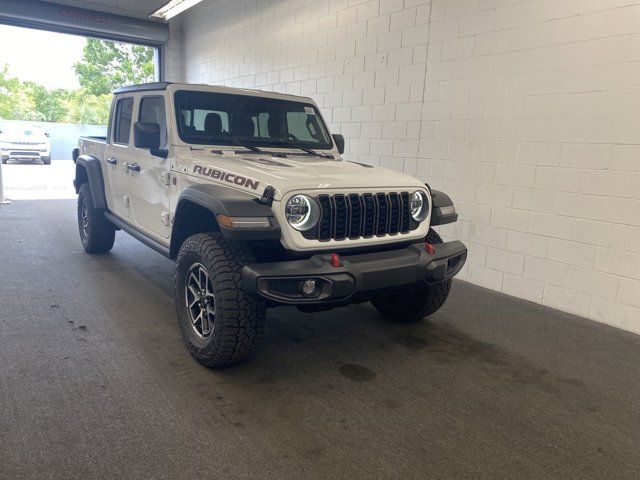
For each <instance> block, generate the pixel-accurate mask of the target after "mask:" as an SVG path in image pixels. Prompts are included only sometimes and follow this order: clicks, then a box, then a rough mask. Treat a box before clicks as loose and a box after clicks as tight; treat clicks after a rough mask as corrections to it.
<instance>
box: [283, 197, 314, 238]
mask: <svg viewBox="0 0 640 480" xmlns="http://www.w3.org/2000/svg"><path fill="white" fill-rule="evenodd" d="M285 216H286V218H287V222H289V225H291V226H292V227H293V228H295V229H296V230H300V231H301V232H303V231H305V230H309V229H311V228H313V227H314V226H315V224H316V223H318V219H319V218H320V207H318V204H317V203H316V201H315V200H314V199H313V198H311V197H308V196H306V195H294V196H293V197H291V198H290V199H289V201H288V202H287V206H286V207H285Z"/></svg>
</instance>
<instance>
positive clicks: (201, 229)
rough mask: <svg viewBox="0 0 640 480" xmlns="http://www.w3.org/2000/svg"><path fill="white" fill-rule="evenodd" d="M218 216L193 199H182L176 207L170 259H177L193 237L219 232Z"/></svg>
mask: <svg viewBox="0 0 640 480" xmlns="http://www.w3.org/2000/svg"><path fill="white" fill-rule="evenodd" d="M219 231H220V227H219V225H218V221H217V220H216V214H215V212H214V211H212V210H211V208H210V207H209V206H208V205H203V204H202V202H199V201H197V200H195V199H193V198H188V197H187V198H180V199H179V200H178V205H177V206H176V213H175V215H174V221H173V228H172V229H171V245H170V248H169V258H172V259H174V260H175V259H176V258H177V257H178V252H179V251H180V247H181V246H182V244H183V243H184V241H185V240H186V239H187V238H189V237H190V236H192V235H196V234H198V233H207V232H219Z"/></svg>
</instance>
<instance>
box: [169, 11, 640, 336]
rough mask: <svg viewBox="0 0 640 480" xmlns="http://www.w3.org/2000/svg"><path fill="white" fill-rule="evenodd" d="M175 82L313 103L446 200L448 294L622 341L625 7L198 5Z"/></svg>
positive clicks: (629, 241)
mask: <svg viewBox="0 0 640 480" xmlns="http://www.w3.org/2000/svg"><path fill="white" fill-rule="evenodd" d="M181 22H182V25H183V28H182V37H183V38H182V41H183V49H182V61H183V65H184V79H185V80H186V81H189V82H205V83H217V84H225V85H231V86H237V87H258V88H263V89H269V90H276V91H284V92H291V93H302V94H305V95H309V96H311V97H313V98H314V99H315V100H316V101H317V102H318V103H319V104H320V106H321V107H322V108H323V111H324V112H325V115H326V116H327V118H328V119H329V120H330V123H331V128H332V130H333V131H335V132H341V133H343V134H344V135H345V136H346V137H347V154H346V157H347V158H348V159H350V160H359V161H363V162H367V163H371V164H376V165H383V166H388V167H390V168H395V169H398V170H404V171H406V172H407V173H410V174H412V175H417V176H419V177H420V178H422V179H424V180H425V181H428V182H429V183H430V184H431V185H432V186H433V187H434V188H442V189H445V190H446V191H447V193H449V194H450V195H452V196H453V198H454V200H455V201H456V205H457V208H458V210H459V213H460V221H459V222H458V223H457V224H454V225H448V226H445V227H442V228H441V229H440V231H441V233H442V234H443V235H444V236H445V237H446V238H460V239H462V240H463V241H465V242H466V243H467V245H468V246H469V262H468V265H467V266H466V267H465V269H464V270H463V271H462V272H461V278H463V279H465V280H467V281H470V282H472V283H476V284H479V285H482V286H484V287H487V288H491V289H494V290H498V291H503V292H505V293H507V294H510V295H515V296H518V297H521V298H525V299H527V300H531V301H534V302H538V303H543V304H545V305H548V306H550V307H553V308H557V309H560V310H564V311H568V312H572V313H576V314H578V315H583V316H586V317H589V318H592V319H594V320H597V321H601V322H605V323H609V324H612V325H616V326H618V327H621V328H625V329H628V330H631V331H635V332H639V333H640V83H638V78H640V1H634V0H624V1H622V0H620V1H615V0H562V1H559V0H528V1H524V0H432V1H426V0H423V1H420V0H370V1H360V0H270V1H267V2H261V1H258V0H243V1H231V0H216V1H214V0H210V1H206V2H203V3H202V4H200V5H199V6H197V7H195V8H193V9H192V10H190V11H189V12H187V13H186V14H184V15H183V16H182V18H181Z"/></svg>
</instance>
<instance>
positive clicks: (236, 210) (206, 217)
mask: <svg viewBox="0 0 640 480" xmlns="http://www.w3.org/2000/svg"><path fill="white" fill-rule="evenodd" d="M219 214H222V215H227V216H229V217H262V218H264V217H268V218H269V219H270V223H271V228H269V229H266V228H264V229H243V230H233V229H230V228H223V227H221V226H220V225H219V224H218V221H217V219H216V217H217V216H218V215H219ZM207 232H220V233H221V234H222V235H223V236H224V237H225V238H228V239H232V240H274V239H280V226H279V225H278V222H277V221H276V219H275V217H274V215H273V210H272V209H271V207H270V206H269V205H265V204H263V203H260V202H258V201H257V199H256V197H255V196H253V195H250V194H248V193H245V192H241V191H238V190H235V189H232V188H227V187H224V186H221V185H215V184H201V185H193V186H190V187H187V188H185V189H184V190H183V191H182V193H181V194H180V196H179V197H178V200H177V203H176V209H175V214H174V216H173V228H172V232H171V245H170V252H169V256H170V258H173V259H175V258H177V256H178V251H179V250H180V247H181V245H182V242H184V240H185V239H186V238H188V237H189V236H191V235H195V234H197V233H207Z"/></svg>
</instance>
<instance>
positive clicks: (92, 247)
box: [78, 183, 116, 253]
mask: <svg viewBox="0 0 640 480" xmlns="http://www.w3.org/2000/svg"><path fill="white" fill-rule="evenodd" d="M78 231H79V232H80V240H81V241H82V246H83V247H84V249H85V251H86V252H87V253H105V252H108V251H109V250H111V249H112V248H113V242H114V241H115V236H116V229H115V227H114V226H113V224H112V223H111V222H110V221H109V220H107V219H106V218H105V217H104V212H103V211H102V210H98V209H97V208H95V207H94V205H93V197H92V196H91V187H89V184H88V183H83V184H82V185H81V186H80V190H79V191H78Z"/></svg>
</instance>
